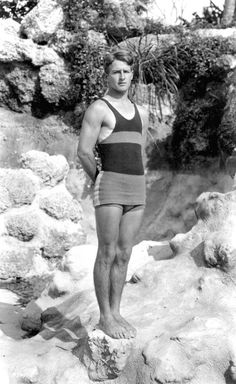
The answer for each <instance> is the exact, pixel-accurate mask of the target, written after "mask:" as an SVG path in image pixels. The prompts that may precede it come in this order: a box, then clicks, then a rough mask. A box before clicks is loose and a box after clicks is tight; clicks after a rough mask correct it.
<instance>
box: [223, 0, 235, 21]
mask: <svg viewBox="0 0 236 384" xmlns="http://www.w3.org/2000/svg"><path fill="white" fill-rule="evenodd" d="M235 7H236V0H225V3H224V12H223V18H222V24H223V25H225V26H228V25H230V24H231V23H232V21H233V20H234V14H235Z"/></svg>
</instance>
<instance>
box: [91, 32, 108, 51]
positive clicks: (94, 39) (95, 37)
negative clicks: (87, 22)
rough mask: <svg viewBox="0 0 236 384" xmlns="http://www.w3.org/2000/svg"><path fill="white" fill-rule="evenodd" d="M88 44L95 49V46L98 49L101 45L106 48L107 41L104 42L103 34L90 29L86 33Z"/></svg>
mask: <svg viewBox="0 0 236 384" xmlns="http://www.w3.org/2000/svg"><path fill="white" fill-rule="evenodd" d="M88 44H89V45H91V46H92V45H94V46H96V47H97V46H99V47H100V46H101V45H104V46H106V45H107V41H106V38H105V35H104V33H101V32H97V31H94V30H92V29H90V30H89V31H88Z"/></svg>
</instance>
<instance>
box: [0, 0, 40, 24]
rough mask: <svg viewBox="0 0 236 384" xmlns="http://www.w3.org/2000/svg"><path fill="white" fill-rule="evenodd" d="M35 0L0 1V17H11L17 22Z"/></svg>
mask: <svg viewBox="0 0 236 384" xmlns="http://www.w3.org/2000/svg"><path fill="white" fill-rule="evenodd" d="M37 2H38V1H37V0H14V1H1V2H0V18H3V19H7V18H12V19H13V20H15V21H17V22H18V23H20V22H21V20H22V19H23V17H24V16H25V15H26V14H27V13H28V12H30V11H31V9H32V8H34V7H35V5H37Z"/></svg>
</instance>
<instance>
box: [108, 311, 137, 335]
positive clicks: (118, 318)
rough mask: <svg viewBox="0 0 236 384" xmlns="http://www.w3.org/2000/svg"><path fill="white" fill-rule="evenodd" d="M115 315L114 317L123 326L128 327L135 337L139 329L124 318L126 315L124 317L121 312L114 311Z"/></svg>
mask: <svg viewBox="0 0 236 384" xmlns="http://www.w3.org/2000/svg"><path fill="white" fill-rule="evenodd" d="M113 317H114V319H115V320H116V321H117V322H118V323H119V324H121V325H123V326H124V327H125V328H126V329H127V331H128V332H129V334H130V337H135V336H136V335H137V330H136V329H135V328H134V327H133V326H132V325H131V324H130V323H128V321H126V320H125V319H124V317H122V316H121V315H120V313H114V312H113Z"/></svg>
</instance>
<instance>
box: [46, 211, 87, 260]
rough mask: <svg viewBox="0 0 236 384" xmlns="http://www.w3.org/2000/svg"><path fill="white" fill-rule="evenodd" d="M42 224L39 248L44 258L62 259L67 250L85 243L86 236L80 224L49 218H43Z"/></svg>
mask: <svg viewBox="0 0 236 384" xmlns="http://www.w3.org/2000/svg"><path fill="white" fill-rule="evenodd" d="M45 215H46V214H45ZM43 223H44V226H42V227H41V234H40V244H41V246H40V247H41V250H42V254H43V256H44V257H47V258H58V257H62V256H64V255H65V253H66V252H67V251H68V250H69V249H71V248H72V247H74V246H77V245H80V244H84V243H85V241H86V235H85V234H84V231H83V229H82V227H81V224H80V223H73V222H71V221H70V220H64V221H60V220H55V219H53V218H50V217H48V218H45V219H44V220H43Z"/></svg>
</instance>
